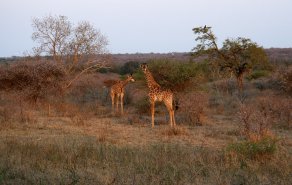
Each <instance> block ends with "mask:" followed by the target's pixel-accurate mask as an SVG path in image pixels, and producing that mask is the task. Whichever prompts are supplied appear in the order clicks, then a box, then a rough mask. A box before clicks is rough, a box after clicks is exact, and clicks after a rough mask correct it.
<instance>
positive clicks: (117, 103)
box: [116, 95, 120, 112]
mask: <svg viewBox="0 0 292 185" xmlns="http://www.w3.org/2000/svg"><path fill="white" fill-rule="evenodd" d="M119 99H120V95H117V98H116V112H119Z"/></svg>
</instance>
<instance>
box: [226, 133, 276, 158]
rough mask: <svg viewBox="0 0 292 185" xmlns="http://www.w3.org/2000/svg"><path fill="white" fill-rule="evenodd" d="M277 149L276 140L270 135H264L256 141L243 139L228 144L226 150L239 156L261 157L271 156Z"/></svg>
mask: <svg viewBox="0 0 292 185" xmlns="http://www.w3.org/2000/svg"><path fill="white" fill-rule="evenodd" d="M276 149H277V140H276V139H275V138H272V137H265V138H262V139H261V140H258V141H243V142H239V143H233V144H230V145H229V146H228V147H227V151H228V152H233V153H235V154H236V155H238V156H239V157H240V158H246V159H261V158H264V157H270V156H272V155H273V154H274V153H275V152H276Z"/></svg>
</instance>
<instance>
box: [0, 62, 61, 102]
mask: <svg viewBox="0 0 292 185" xmlns="http://www.w3.org/2000/svg"><path fill="white" fill-rule="evenodd" d="M64 79H65V72H64V70H63V69H62V68H61V67H59V66H58V65H56V64H53V63H50V62H40V63H16V64H13V65H11V66H8V67H5V68H4V67H2V68H0V90H2V91H10V92H15V93H18V94H19V95H20V96H22V97H24V98H25V99H27V100H32V101H34V102H36V101H37V100H38V99H41V98H45V97H47V96H48V95H52V94H55V95H56V94H59V93H60V91H61V90H62V82H64Z"/></svg>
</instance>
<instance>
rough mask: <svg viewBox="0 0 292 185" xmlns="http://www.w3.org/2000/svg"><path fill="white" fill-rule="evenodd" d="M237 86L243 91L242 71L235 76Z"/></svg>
mask: <svg viewBox="0 0 292 185" xmlns="http://www.w3.org/2000/svg"><path fill="white" fill-rule="evenodd" d="M236 81H237V88H238V91H239V92H240V93H242V91H243V73H241V74H238V75H237V76H236Z"/></svg>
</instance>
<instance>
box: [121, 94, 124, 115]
mask: <svg viewBox="0 0 292 185" xmlns="http://www.w3.org/2000/svg"><path fill="white" fill-rule="evenodd" d="M121 114H122V115H123V114H124V94H121Z"/></svg>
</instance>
